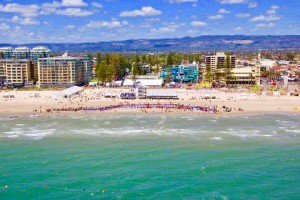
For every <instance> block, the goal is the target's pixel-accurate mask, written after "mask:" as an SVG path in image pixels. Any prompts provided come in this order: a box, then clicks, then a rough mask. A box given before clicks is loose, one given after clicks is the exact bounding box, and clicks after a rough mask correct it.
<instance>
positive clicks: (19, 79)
mask: <svg viewBox="0 0 300 200" xmlns="http://www.w3.org/2000/svg"><path fill="white" fill-rule="evenodd" d="M32 68H33V63H32V61H31V60H29V59H0V80H1V84H3V85H8V84H9V85H12V86H23V85H24V83H25V82H29V81H30V80H32Z"/></svg>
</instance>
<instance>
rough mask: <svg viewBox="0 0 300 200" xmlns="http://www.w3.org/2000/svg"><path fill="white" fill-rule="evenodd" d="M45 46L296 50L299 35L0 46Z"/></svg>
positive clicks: (59, 49)
mask: <svg viewBox="0 0 300 200" xmlns="http://www.w3.org/2000/svg"><path fill="white" fill-rule="evenodd" d="M4 46H11V47H18V46H27V47H29V48H33V47H36V46H47V47H48V48H50V49H51V50H52V51H53V52H64V51H69V52H166V51H215V50H227V51H228V50H230V51H238V50H261V49H265V50H275V49H276V50H277V49H300V35H252V36H249V35H205V36H199V37H183V38H170V39H136V40H124V41H110V42H89V43H30V44H4V43H2V44H1V43H0V47H4Z"/></svg>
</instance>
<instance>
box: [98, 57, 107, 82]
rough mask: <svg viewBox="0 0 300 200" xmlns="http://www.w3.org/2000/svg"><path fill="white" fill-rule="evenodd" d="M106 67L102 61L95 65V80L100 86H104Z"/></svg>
mask: <svg viewBox="0 0 300 200" xmlns="http://www.w3.org/2000/svg"><path fill="white" fill-rule="evenodd" d="M106 70H107V67H106V62H105V61H104V60H103V61H101V62H100V63H99V62H97V64H96V78H97V80H98V81H100V82H101V83H102V84H104V83H105V82H106V80H107V72H106Z"/></svg>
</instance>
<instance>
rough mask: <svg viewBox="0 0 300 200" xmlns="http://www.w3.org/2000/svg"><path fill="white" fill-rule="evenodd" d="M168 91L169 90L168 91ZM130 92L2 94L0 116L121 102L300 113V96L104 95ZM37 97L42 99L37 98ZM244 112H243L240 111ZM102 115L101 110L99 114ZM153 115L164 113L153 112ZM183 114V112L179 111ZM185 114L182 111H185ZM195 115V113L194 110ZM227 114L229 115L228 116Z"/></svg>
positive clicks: (196, 92) (197, 92)
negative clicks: (67, 96) (166, 97)
mask: <svg viewBox="0 0 300 200" xmlns="http://www.w3.org/2000/svg"><path fill="white" fill-rule="evenodd" d="M166 90H167V89H166ZM124 91H129V89H120V88H117V89H111V88H95V89H90V88H88V89H85V90H84V92H82V93H81V94H80V95H76V96H73V97H72V98H70V99H64V98H56V97H55V94H56V93H57V91H7V92H6V91H2V92H1V93H0V114H1V115H2V116H3V115H4V116H5V115H22V114H37V113H45V112H46V110H47V109H60V108H77V107H103V106H109V105H118V104H120V103H130V104H146V103H150V104H156V103H160V104H169V103H178V104H184V105H195V106H196V105H200V106H218V107H219V108H221V107H222V106H226V107H229V108H231V109H232V111H231V112H230V113H253V112H256V113H259V112H265V113H270V112H276V113H281V112H289V113H290V112H291V113H300V111H299V108H300V97H295V96H261V95H257V94H254V93H246V94H247V95H245V93H244V94H243V95H242V93H241V92H224V91H218V90H185V89H176V91H177V93H178V98H179V99H178V100H148V99H136V100H124V99H119V98H116V99H110V98H104V97H103V96H102V94H105V93H107V92H109V93H113V94H119V93H120V92H124ZM5 93H9V94H14V96H15V97H14V98H4V97H3V95H4V94H5ZM35 94H38V96H40V97H35ZM208 94H209V95H210V96H215V97H216V99H204V98H203V97H204V96H205V95H208ZM239 109H242V111H239ZM99 112H100V111H99ZM104 112H106V113H107V112H118V113H132V112H133V113H138V112H141V110H139V109H116V110H110V111H104ZM151 112H163V111H161V110H157V109H153V110H151ZM177 112H180V111H177ZM182 112H183V111H182ZM193 112H196V111H193ZM221 114H224V113H221ZM226 114H228V113H226Z"/></svg>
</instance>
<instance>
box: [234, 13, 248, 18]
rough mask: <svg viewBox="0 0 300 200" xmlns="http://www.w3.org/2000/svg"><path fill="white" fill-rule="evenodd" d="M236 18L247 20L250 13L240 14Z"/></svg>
mask: <svg viewBox="0 0 300 200" xmlns="http://www.w3.org/2000/svg"><path fill="white" fill-rule="evenodd" d="M235 17H236V18H247V17H250V14H249V13H238V14H236V15H235Z"/></svg>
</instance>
